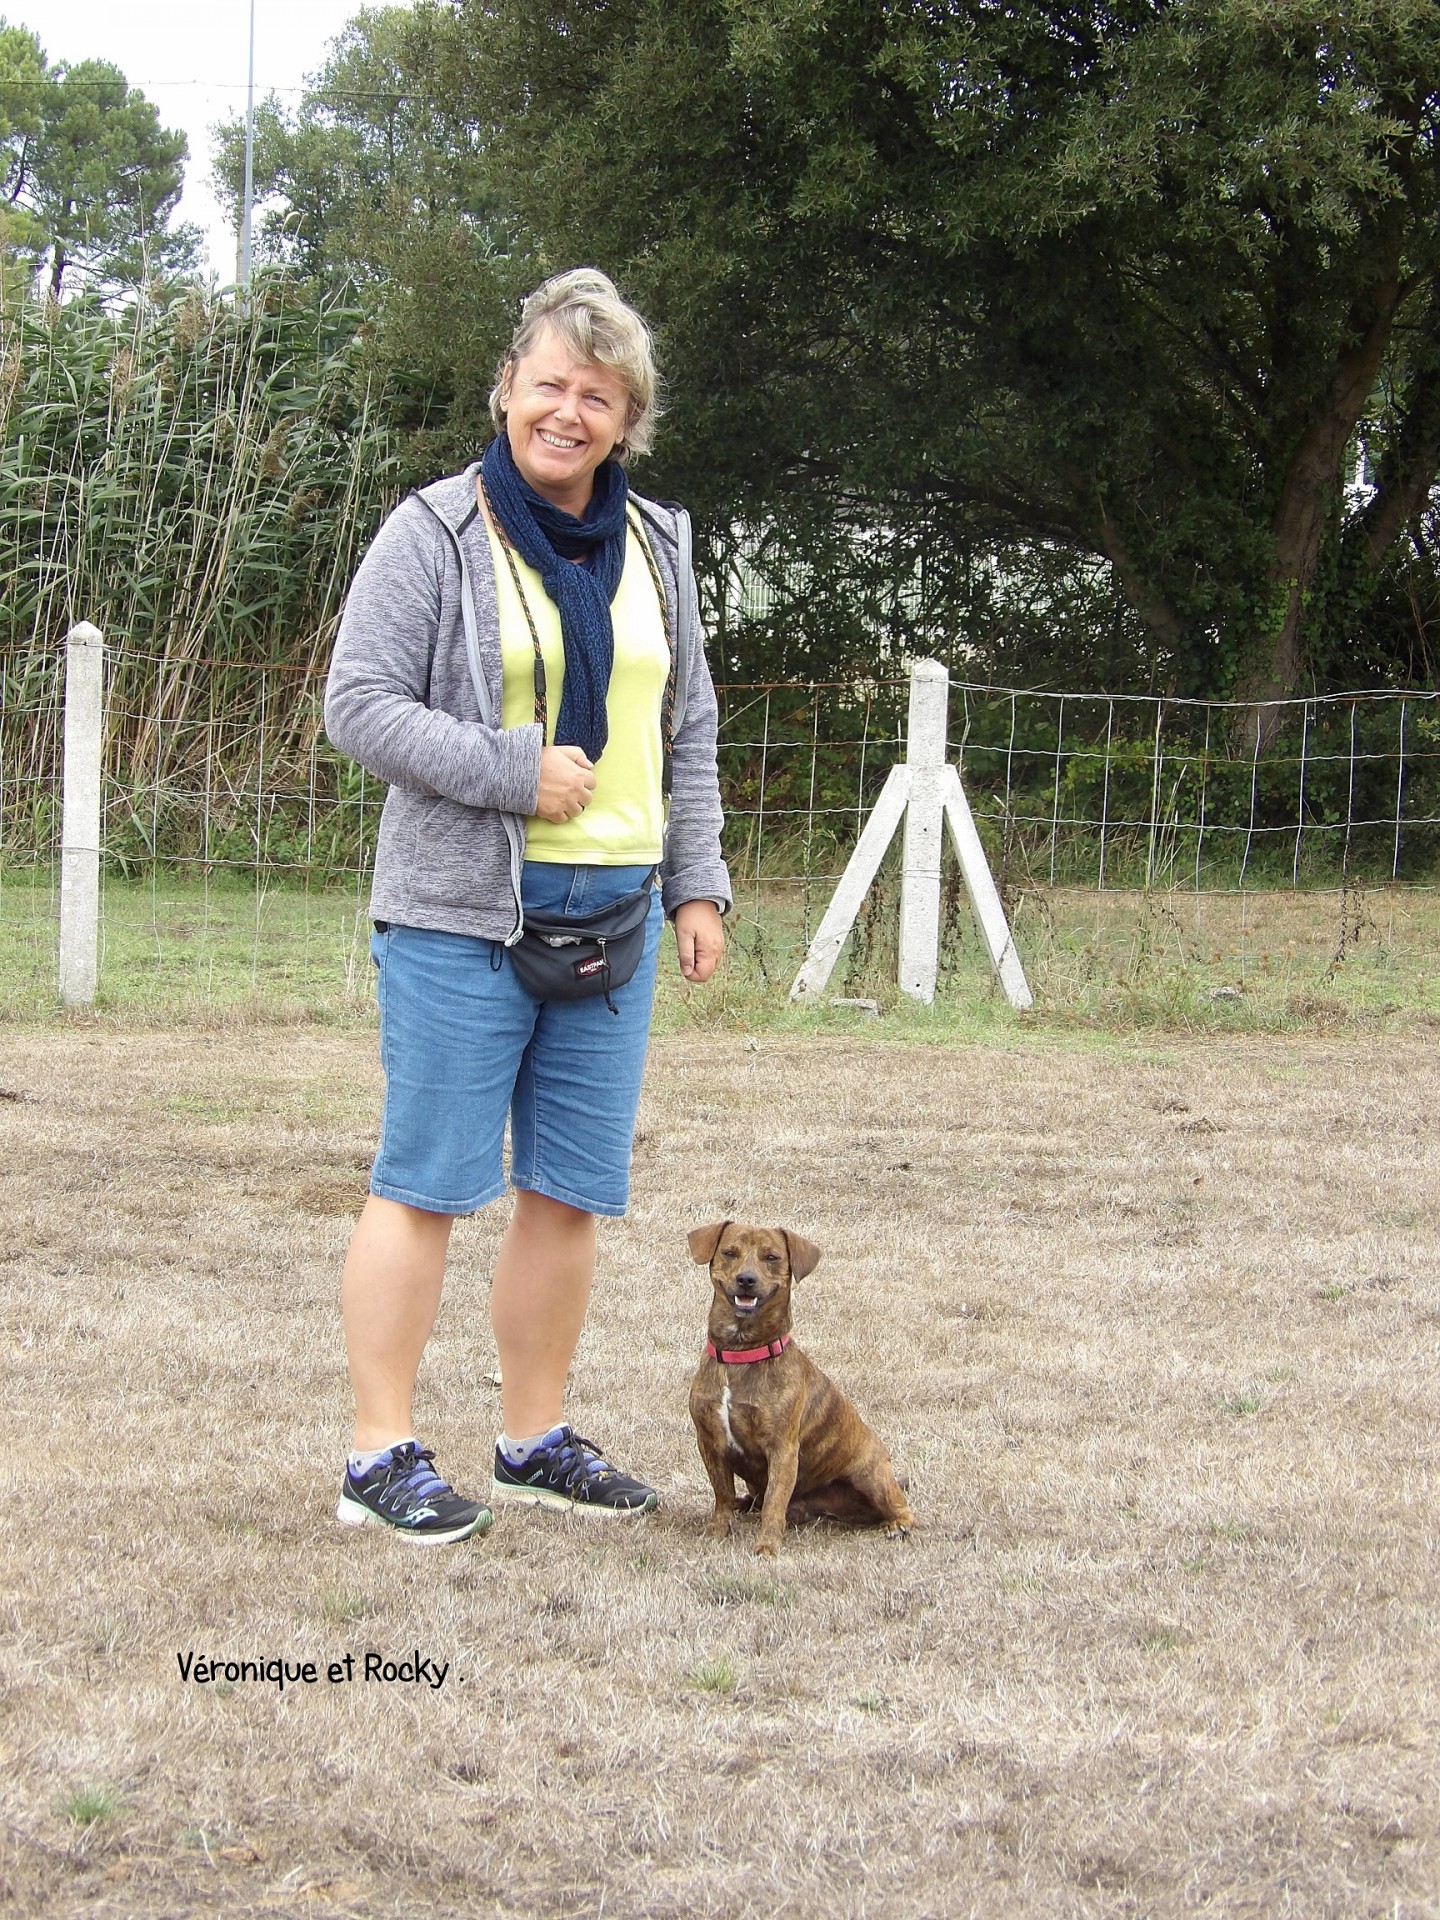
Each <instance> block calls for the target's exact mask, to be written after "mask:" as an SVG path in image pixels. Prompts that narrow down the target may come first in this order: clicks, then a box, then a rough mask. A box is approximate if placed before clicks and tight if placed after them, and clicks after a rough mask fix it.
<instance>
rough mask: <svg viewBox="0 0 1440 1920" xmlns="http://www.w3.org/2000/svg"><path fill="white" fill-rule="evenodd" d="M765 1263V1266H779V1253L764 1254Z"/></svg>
mask: <svg viewBox="0 0 1440 1920" xmlns="http://www.w3.org/2000/svg"><path fill="white" fill-rule="evenodd" d="M765 1264H766V1266H767V1267H778V1266H779V1264H780V1256H779V1254H778V1253H767V1254H766V1256H765Z"/></svg>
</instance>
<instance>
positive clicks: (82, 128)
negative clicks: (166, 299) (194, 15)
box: [0, 20, 198, 299]
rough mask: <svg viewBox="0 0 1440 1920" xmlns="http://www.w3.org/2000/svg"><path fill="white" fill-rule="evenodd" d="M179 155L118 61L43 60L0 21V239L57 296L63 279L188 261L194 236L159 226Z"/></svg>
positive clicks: (170, 202) (113, 276) (122, 280)
mask: <svg viewBox="0 0 1440 1920" xmlns="http://www.w3.org/2000/svg"><path fill="white" fill-rule="evenodd" d="M186 155H187V145H186V140H185V136H184V134H183V133H177V132H173V131H171V130H169V129H167V128H165V127H162V126H161V124H160V116H159V113H158V112H157V110H156V108H155V107H154V106H153V105H152V104H151V102H150V101H148V100H147V99H146V98H145V96H144V94H143V93H141V92H140V91H139V90H138V88H135V87H132V86H130V85H129V83H128V82H127V80H126V78H125V75H124V74H123V73H122V72H121V71H120V69H119V68H118V67H115V66H112V65H111V64H110V63H109V62H108V61H104V60H82V61H79V62H77V63H75V64H74V65H68V66H67V65H52V64H51V63H50V62H49V61H48V60H47V59H46V57H45V53H44V51H43V49H42V47H41V44H40V41H39V39H38V38H37V36H36V35H35V34H33V33H30V32H29V31H27V30H26V29H24V28H21V27H11V26H7V25H6V24H5V22H4V21H3V20H0V172H3V200H4V206H5V209H6V211H7V219H6V222H5V233H4V234H3V235H0V239H8V243H9V246H10V248H11V249H12V251H16V252H19V253H21V254H23V255H26V256H28V257H29V258H30V260H31V261H32V263H33V264H37V265H38V264H40V263H43V264H44V268H45V274H46V283H47V285H48V287H49V290H50V292H51V294H52V295H53V296H54V297H55V298H56V299H59V297H60V295H61V292H62V290H63V289H64V287H65V284H66V279H67V276H70V277H72V278H74V277H78V278H80V279H81V280H82V281H84V282H86V283H87V284H89V285H90V286H92V287H95V288H99V289H102V290H104V289H109V288H112V287H115V286H134V285H137V284H139V283H141V282H142V281H143V280H146V279H148V278H152V277H155V276H157V275H163V274H166V273H173V272H179V271H182V270H184V269H186V268H188V267H191V266H193V265H194V262H195V258H196V251H197V243H198V235H197V234H196V232H195V231H194V229H192V228H189V227H180V228H177V229H174V230H172V229H171V228H170V216H171V214H172V213H173V212H174V210H175V207H176V205H177V203H178V201H179V199H180V191H181V188H182V186H183V184H184V171H185V159H186Z"/></svg>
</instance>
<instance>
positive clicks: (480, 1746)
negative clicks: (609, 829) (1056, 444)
mask: <svg viewBox="0 0 1440 1920" xmlns="http://www.w3.org/2000/svg"><path fill="white" fill-rule="evenodd" d="M886 1033H887V1029H886V1028H885V1026H884V1024H883V1023H880V1024H878V1025H872V1027H871V1028H870V1029H869V1030H867V1031H863V1032H857V1033H856V1034H854V1035H853V1036H849V1037H847V1036H844V1035H828V1034H827V1035H822V1036H819V1037H817V1036H816V1035H815V1034H813V1033H812V1034H810V1035H807V1036H792V1035H789V1034H785V1033H770V1034H764V1033H760V1034H756V1033H750V1034H748V1035H747V1034H746V1033H744V1032H704V1031H694V1032H691V1033H685V1032H683V1031H682V1032H671V1033H670V1034H669V1035H667V1036H664V1037H662V1038H661V1039H660V1040H659V1041H657V1043H656V1047H655V1051H654V1055H653V1058H652V1065H651V1074H650V1080H649V1085H648V1091H647V1095H646V1102H645V1107H644V1110H643V1113H642V1121H641V1128H642V1137H641V1139H640V1142H639V1146H638V1152H637V1167H636V1189H635V1204H634V1208H633V1211H632V1214H631V1216H630V1218H629V1219H628V1220H627V1221H625V1222H623V1223H614V1224H612V1225H609V1226H607V1228H606V1229H605V1231H604V1232H603V1234H602V1278H601V1285H600V1288H599V1292H598V1296H597V1300H596V1304H595V1307H594V1310H593V1313H592V1318H591V1322H590V1325H589V1328H588V1330H587V1333H586V1336H585V1340H584V1342H583V1345H582V1348H581V1353H580V1356H579V1359H578V1361H577V1365H576V1369H575V1374H574V1378H573V1382H572V1411H573V1417H574V1419H575V1421H576V1424H577V1425H578V1426H579V1428H580V1430H581V1431H582V1432H586V1433H593V1434H594V1435H595V1436H596V1437H597V1438H598V1439H600V1440H601V1441H603V1442H604V1443H605V1444H607V1445H610V1446H613V1447H614V1449H615V1451H616V1452H617V1453H620V1454H622V1455H623V1457H624V1459H625V1460H626V1462H627V1463H628V1464H632V1465H634V1466H636V1467H638V1468H641V1469H643V1470H644V1471H646V1472H647V1473H648V1474H649V1476H650V1477H651V1478H653V1479H655V1480H656V1481H657V1482H658V1484H659V1485H660V1487H661V1490H662V1503H663V1504H662V1508H661V1511H660V1512H659V1514H658V1515H657V1516H655V1518H654V1519H653V1521H650V1522H646V1523H641V1524H639V1525H635V1526H624V1525H609V1526H606V1525H605V1524H604V1523H597V1522H594V1521H591V1522H589V1523H588V1524H587V1523H584V1522H581V1521H572V1520H564V1519H561V1520H557V1519H556V1518H554V1517H552V1516H546V1515H540V1514H535V1515H519V1516H517V1515H515V1514H504V1515H502V1516H501V1518H500V1519H499V1520H498V1521H497V1523H496V1525H495V1528H494V1530H493V1532H492V1533H491V1534H490V1536H489V1537H488V1539H486V1540H485V1541H484V1542H483V1543H481V1544H471V1545H468V1546H465V1547H461V1548H454V1549H446V1550H439V1551H435V1552H430V1553H421V1552H417V1551H416V1550H414V1549H407V1548H406V1547H405V1546H404V1544H403V1543H401V1542H397V1541H393V1540H390V1539H386V1538H380V1537H377V1536H376V1535H374V1534H372V1533H369V1532H366V1533H364V1534H360V1535H355V1534H351V1533H348V1532H343V1531H342V1530H340V1529H339V1528H338V1527H337V1526H336V1525H335V1524H334V1522H333V1519H332V1517H331V1515H332V1509H333V1502H334V1495H335V1491H336V1482H337V1475H338V1463H339V1460H340V1457H341V1451H342V1448H343V1445H344V1442H345V1439H346V1420H347V1414H348V1405H347V1401H346V1394H345V1389H344V1384H343V1373H342V1366H341V1351H340V1340H339V1332H338V1326H337V1316H336V1309H335V1302H336V1288H337V1280H338V1273H339V1267H340V1262H341V1257H342V1253H343V1249H344V1246H345V1242H346V1239H347V1235H348V1231H349V1227H350V1222H351V1217H352V1214H353V1211H354V1209H355V1208H356V1207H357V1206H358V1205H359V1202H360V1198H361V1195H362V1192H363V1188H364V1182H365V1170H366V1167H367V1164H368V1155H369V1151H370V1147H371V1144H372V1136H373V1130H374V1122H375V1116H376V1111H377V1102H378V1092H379V1084H378V1073H377V1070H376V1066H375V1050H374V1042H373V1036H372V1035H371V1033H370V1032H369V1031H368V1030H367V1029H366V1028H365V1027H364V1026H363V1025H360V1024H355V1025H351V1026H349V1027H346V1026H340V1027H335V1026H330V1027H325V1026H320V1025H315V1024H303V1023H296V1024H293V1025H291V1026H275V1025H272V1026H268V1027H263V1026H262V1027H255V1026H248V1027H247V1026H244V1025H241V1024H239V1023H232V1024H230V1025H228V1026H227V1025H226V1024H225V1021H224V1018H223V1016H220V1015H217V1016H216V1017H215V1020H214V1022H213V1024H211V1025H210V1026H208V1027H207V1026H206V1025H205V1024H204V1023H203V1021H202V1022H200V1023H198V1024H195V1023H192V1024H190V1025H181V1026H174V1027H170V1028H168V1029H157V1030H143V1029H138V1028H133V1027H130V1028H127V1027H126V1026H125V1025H123V1024H121V1023H115V1022H111V1023H106V1022H104V1021H102V1022H98V1023H96V1022H91V1023H85V1022H77V1023H74V1024H59V1023H51V1024H48V1025H39V1026H33V1027H26V1028H17V1027H11V1028H9V1029H8V1030H5V1031H3V1032H0V1133H3V1138H0V1197H3V1211H4V1233H3V1238H0V1260H3V1263H4V1265H3V1278H0V1289H3V1290H0V1300H3V1326H0V1339H3V1345H4V1359H5V1382H6V1401H7V1410H8V1413H9V1416H10V1419H9V1442H8V1446H7V1461H8V1472H7V1475H6V1481H5V1492H6V1516H5V1518H6V1526H5V1531H4V1534H3V1545H0V1570H3V1596H0V1601H3V1603H0V1675H3V1701H0V1782H3V1784H0V1847H3V1850H0V1905H3V1906H4V1908H5V1910H6V1911H7V1912H11V1913H15V1914H17V1915H30V1914H41V1913H43V1914H46V1915H57V1916H61V1915H65V1916H68V1915H72V1914H81V1913H83V1914H86V1915H94V1916H110V1915H113V1916H127V1917H129V1916H134V1917H135V1920H160V1917H161V1916H181V1915H187V1916H188V1915H200V1914H214V1915H226V1916H229V1915H235V1916H261V1915H295V1916H309V1917H311V1920H326V1917H328V1916H332V1915H333V1916H340V1915H348V1916H356V1920H379V1917H380V1916H395V1920H430V1917H431V1916H435V1917H436V1920H438V1917H439V1916H462V1915H466V1916H468V1915H491V1914H494V1915H503V1916H527V1917H528V1916H552V1915H555V1916H571V1915H573V1916H593V1917H595V1920H598V1916H600V1915H602V1914H603V1915H616V1916H637V1917H638V1916H645V1917H646V1920H661V1917H662V1916H665V1917H667V1920H670V1917H673V1920H680V1917H681V1916H685V1917H686V1920H689V1916H716V1917H717V1920H719V1917H721V1916H725V1917H727V1920H728V1917H729V1916H736V1917H738V1916H750V1915H755V1916H759V1915H766V1916H827V1917H828V1916H846V1917H853V1920H942V1917H943V1920H958V1917H959V1916H987V1917H989V1916H1012V1915H1013V1916H1020V1915H1025V1916H1029V1915H1040V1916H1047V1917H1048V1916H1072V1915H1073V1916H1101V1915H1117V1916H1118V1915H1134V1916H1140V1915H1145V1916H1168V1915H1187V1914H1213V1915H1224V1916H1227V1920H1238V1917H1239V1916H1248V1915H1267V1916H1268V1915H1303V1916H1319V1915H1327V1916H1336V1920H1340V1917H1341V1916H1344V1917H1345V1920H1350V1917H1352V1916H1368V1915H1374V1916H1377V1917H1378V1916H1381V1915H1384V1916H1387V1920H1420V1916H1435V1915H1440V1832H1437V1796H1440V1556H1437V1541H1440V1501H1437V1493H1440V1471H1437V1469H1440V1368H1437V1360H1440V1267H1437V1232H1436V1194H1437V1176H1440V1149H1437V1143H1436V1127H1435V1095H1436V1087H1437V1084H1440V1036H1437V1034H1436V1032H1435V1031H1434V1029H1433V1026H1432V1027H1427V1026H1425V1025H1424V1024H1423V1023H1420V1024H1417V1025H1415V1026H1413V1027H1411V1028H1410V1029H1409V1030H1408V1031H1405V1032H1393V1031H1388V1030H1387V1031H1381V1032H1378V1033H1376V1032H1361V1033H1345V1034H1339V1035H1334V1034H1331V1035H1326V1034H1323V1033H1316V1032H1299V1033H1297V1032H1288V1033H1268V1034H1267V1033H1255V1032H1249V1033H1236V1034H1224V1033H1219V1034H1216V1033H1212V1034H1209V1035H1207V1036H1203V1037H1195V1036H1192V1035H1188V1034H1186V1033H1183V1032H1178V1033H1152V1034H1150V1035H1148V1036H1146V1037H1136V1038H1131V1039H1126V1040H1119V1039H1114V1038H1108V1039H1107V1038H1102V1037H1098V1036H1097V1037H1094V1038H1086V1037H1085V1036H1083V1035H1079V1036H1076V1035H1070V1036H1068V1037H1066V1036H1064V1035H1060V1034H1056V1033H1053V1032H1052V1033H1046V1032H1045V1031H1043V1030H1040V1031H1034V1032H1024V1031H1021V1032H1013V1031H1007V1032H1004V1033H1000V1034H997V1035H996V1036H995V1037H994V1038H993V1039H992V1040H990V1041H988V1042H986V1043H984V1044H950V1045H945V1046H940V1045H929V1046H926V1045H922V1044H917V1043H914V1042H912V1043H910V1044H895V1043H894V1042H892V1041H891V1040H889V1039H888V1038H887V1037H886ZM726 1215H729V1216H741V1217H743V1216H760V1217H762V1218H764V1219H767V1220H771V1221H774V1222H777V1223H781V1224H792V1225H795V1226H797V1227H800V1228H801V1229H803V1231H804V1232H805V1233H807V1234H809V1235H810V1236H811V1237H813V1238H814V1239H816V1240H817V1241H819V1243H820V1244H821V1246H822V1248H823V1249H824V1258H823V1260H822V1263H821V1266H820V1268H819V1270H818V1272H817V1273H816V1274H815V1275H814V1276H813V1277H812V1278H810V1279H808V1280H807V1281H805V1282H804V1283H803V1284H802V1286H801V1287H800V1288H799V1290H798V1295H797V1306H798V1323H797V1333H798V1337H799V1338H800V1340H801V1342H802V1344H803V1345H804V1346H805V1347H806V1348H807V1350H808V1351H809V1352H810V1353H811V1354H812V1356H813V1357H814V1358H815V1359H817V1360H818V1361H819V1362H820V1364H821V1365H823V1366H825V1367H826V1368H827V1369H828V1370H829V1371H830V1372H831V1373H832V1374H833V1375H834V1376H835V1377H836V1378H837V1379H838V1380H839V1381H840V1382H841V1383H842V1384H843V1385H844V1386H845V1387H846V1388H847V1389H848V1390H849V1391H850V1392H851V1393H852V1395H853V1396H854V1398H855V1399H856V1400H857V1401H858V1402H859V1404H860V1405H861V1407H862V1408H863V1409H864V1411H865V1412H866V1413H867V1414H868V1415H869V1416H870V1418H871V1419H872V1420H873V1422H874V1423H875V1424H876V1425H877V1426H878V1427H879V1428H880V1430H881V1431H882V1433H883V1434H884V1435H885V1436H886V1438H887V1439H888V1440H889V1441H890V1443H891V1445H892V1449H893V1451H894V1452H895V1453H896V1454H897V1455H899V1456H901V1457H903V1458H904V1460H905V1461H906V1462H908V1465H909V1468H910V1486H911V1497H912V1500H913V1501H914V1504H915V1506H916V1508H917V1511H918V1513H919V1516H920V1524H919V1526H918V1528H917V1530H916V1532H915V1533H914V1534H913V1535H912V1536H911V1538H910V1539H909V1540H908V1541H905V1542H894V1543H891V1542H886V1541H885V1540H883V1539H881V1538H878V1537H876V1536H873V1535H868V1534H856V1533H849V1532H843V1531H840V1530H836V1529H822V1530H817V1531H813V1532H810V1533H806V1534H800V1535H794V1534H792V1535H791V1536H789V1537H788V1538H787V1541H786V1545H785V1550H784V1552H783V1554H782V1555H781V1557H780V1559H779V1560H778V1562H775V1563H770V1562H765V1561H760V1560H757V1559H755V1558H754V1556H753V1554H752V1553H751V1551H750V1547H751V1545H752V1543H753V1522H752V1523H742V1525H741V1527H740V1529H739V1530H738V1532H737V1536H736V1538H735V1539H733V1540H732V1541H730V1542H727V1543H725V1544H723V1545H718V1546H717V1545H714V1544H711V1543H709V1542H706V1541H704V1540H702V1538H701V1535H700V1529H701V1524H702V1522H703V1520H704V1518H705V1515H706V1513H707V1511H708V1494H707V1491H706V1488H705V1482H704V1476H703V1473H702V1470H701V1466H700V1460H699V1455H698V1453H697V1452H696V1449H695V1445H694V1441H693V1437H692V1435H691V1432H690V1429H689V1424H688V1419H687V1415H686V1411H685V1397H686V1389H687V1383H688V1380H689V1376H690V1373H691V1371H692V1369H693V1367H694V1364H695V1360H696V1358H697V1356H698V1352H699V1346H700V1341H701V1338H702V1328H703V1320H704V1313H705V1303H706V1294H707V1288H706V1281H705V1277H704V1275H703V1273H702V1272H701V1271H700V1270H699V1269H697V1268H695V1267H692V1266H691V1265H690V1264H689V1261H688V1258H687V1255H686V1249H685V1244H684V1231H685V1229H686V1228H687V1227H689V1226H690V1225H692V1224H695V1223H697V1222H700V1221H703V1220H706V1219H711V1218H715V1217H720V1216H726ZM500 1226H501V1219H500V1210H499V1209H498V1208H497V1209H492V1210H491V1213H490V1214H488V1215H484V1216H481V1217H480V1218H478V1219H476V1220H474V1221H472V1222H469V1223H466V1224H465V1225H464V1226H462V1228H461V1229H459V1231H458V1233H457V1240H456V1251H455V1258H454V1262H453V1267H452V1278H451V1282H450V1286H449V1290H448V1293H447V1297H446V1301H445V1305H444V1308H443V1310H442V1319H441V1323H440V1326H439V1329H438V1332H437V1335H436V1338H435V1340H434V1342H433V1345H432V1349H431V1352H430V1355H429V1358H428V1360H427V1364H426V1368H425V1371H424V1375H423V1382H422V1404H423V1409H424V1411H423V1429H422V1430H423V1432H424V1434H425V1435H426V1436H427V1437H428V1439H429V1440H430V1443H431V1444H433V1445H434V1446H435V1447H436V1448H437V1450H438V1452H439V1458H440V1463H441V1465H442V1467H444V1468H445V1469H446V1470H447V1471H448V1472H449V1473H450V1475H451V1476H452V1477H453V1478H454V1479H455V1480H456V1481H457V1482H458V1483H459V1484H460V1486H461V1487H462V1489H473V1488H475V1487H477V1486H479V1485H480V1484H482V1482H483V1481H484V1478H485V1475H486V1472H487V1468H488V1456H489V1450H490V1446H491V1443H492V1440H493V1435H494V1430H495V1424H496V1402H497V1396H496V1392H495V1388H494V1386H493V1384H492V1383H491V1382H490V1380H489V1378H488V1376H489V1375H490V1374H491V1373H492V1371H493V1369H494V1366H495V1360H494V1356H493V1351H492V1349H491V1347H490V1344H489V1336H488V1321H487V1313H486V1284H487V1273H488V1268H489V1262H490V1259H491V1256H492V1254H493V1250H494V1247H495V1245H496V1242H497V1239H498V1234H499V1231H500ZM416 1650H418V1651H419V1653H420V1655H421V1656H422V1657H423V1658H425V1659H427V1660H429V1661H431V1662H434V1663H436V1664H437V1665H443V1666H444V1668H445V1676H444V1681H443V1685H440V1686H438V1687H437V1686H435V1685H433V1684H431V1683H430V1680H429V1679H428V1678H427V1679H426V1680H425V1681H422V1682H421V1683H419V1684H415V1683H413V1682H408V1681H406V1680H404V1679H400V1678H395V1679H391V1680H388V1681H387V1680H385V1679H384V1678H380V1679H375V1680H366V1679H365V1678H364V1677H363V1674H364V1665H365V1660H366V1657H367V1655H371V1656H375V1657H376V1658H377V1659H378V1660H379V1661H381V1662H389V1663H392V1671H393V1669H394V1668H395V1667H397V1666H400V1665H401V1664H402V1663H404V1662H405V1661H407V1660H411V1659H413V1658H414V1655H415V1652H416ZM192 1652H193V1653H194V1654H196V1655H198V1656H200V1657H202V1658H205V1659H215V1660H218V1661H239V1660H250V1661H259V1662H272V1661H285V1662H288V1663H290V1671H291V1674H292V1676H293V1675H294V1672H295V1669H296V1668H297V1667H298V1666H299V1665H300V1664H301V1663H303V1662H306V1661H311V1662H314V1663H315V1672H316V1678H315V1680H314V1681H313V1682H309V1681H306V1680H305V1679H303V1678H301V1679H295V1678H293V1677H292V1679H291V1681H290V1683H289V1684H287V1685H286V1686H285V1687H284V1688H283V1690H282V1689H281V1688H280V1687H278V1686H277V1685H275V1684H273V1683H268V1682H263V1681H262V1682H253V1681H240V1682H238V1683H236V1684H229V1683H226V1682H225V1681H223V1680H221V1681H219V1682H218V1683H217V1682H214V1681H210V1682H201V1681H199V1680H197V1679H196V1678H195V1670H194V1669H193V1668H192V1669H191V1678H190V1679H189V1680H188V1681H187V1680H186V1679H185V1678H183V1677H182V1674H181V1671H180V1664H179V1660H178V1659H177V1656H180V1655H185V1654H187V1653H192ZM347 1656H348V1657H350V1658H351V1659H352V1662H353V1664H352V1666H351V1669H350V1672H351V1673H352V1674H353V1677H345V1675H346V1668H345V1663H346V1660H347ZM332 1665H333V1668H334V1672H335V1676H336V1677H335V1678H333V1679H332V1678H331V1669H332Z"/></svg>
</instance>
